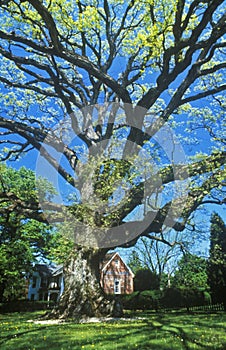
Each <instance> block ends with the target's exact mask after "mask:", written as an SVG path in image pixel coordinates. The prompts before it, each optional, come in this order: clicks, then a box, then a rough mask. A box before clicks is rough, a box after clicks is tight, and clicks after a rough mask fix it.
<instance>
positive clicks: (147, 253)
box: [128, 230, 188, 288]
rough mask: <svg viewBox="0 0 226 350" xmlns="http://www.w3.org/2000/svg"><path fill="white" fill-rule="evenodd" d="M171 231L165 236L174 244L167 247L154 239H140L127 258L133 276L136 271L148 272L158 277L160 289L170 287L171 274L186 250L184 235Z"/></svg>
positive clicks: (186, 243)
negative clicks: (143, 270)
mask: <svg viewBox="0 0 226 350" xmlns="http://www.w3.org/2000/svg"><path fill="white" fill-rule="evenodd" d="M172 231H173V230H171V232H168V234H167V235H165V236H166V237H168V238H167V239H168V241H169V242H175V244H169V245H168V244H166V243H163V242H161V241H158V240H155V239H147V238H146V237H141V239H140V240H139V241H138V243H137V244H136V246H135V248H134V249H133V250H132V253H131V254H130V255H129V258H128V264H129V266H130V267H131V269H132V271H133V272H134V273H135V274H136V271H137V270H141V269H145V270H146V269H148V270H150V272H151V274H152V275H155V276H158V280H159V281H158V283H159V287H160V285H161V288H165V287H166V286H170V283H171V282H170V280H171V274H172V273H173V271H174V270H175V268H176V266H177V262H178V260H179V259H180V256H181V255H182V253H183V251H187V248H188V247H187V245H188V242H187V237H186V235H185V234H181V233H180V232H172ZM157 288H158V287H157Z"/></svg>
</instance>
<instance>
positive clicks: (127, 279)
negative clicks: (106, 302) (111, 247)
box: [100, 253, 134, 294]
mask: <svg viewBox="0 0 226 350" xmlns="http://www.w3.org/2000/svg"><path fill="white" fill-rule="evenodd" d="M133 278H134V274H133V272H132V271H131V269H130V268H129V267H128V266H127V265H126V263H125V262H124V261H123V259H122V258H121V256H120V255H119V253H110V254H107V255H106V256H105V259H104V260H103V261H102V263H101V278H100V282H101V286H102V288H103V290H104V291H105V293H106V294H131V293H133Z"/></svg>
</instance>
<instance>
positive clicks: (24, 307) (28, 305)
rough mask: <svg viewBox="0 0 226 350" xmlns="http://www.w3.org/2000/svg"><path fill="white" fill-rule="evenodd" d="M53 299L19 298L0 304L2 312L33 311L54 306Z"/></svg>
mask: <svg viewBox="0 0 226 350" xmlns="http://www.w3.org/2000/svg"><path fill="white" fill-rule="evenodd" d="M53 306H54V303H53V301H51V300H50V301H49V302H48V301H28V300H19V301H12V302H8V303H2V304H0V312H1V313H6V312H33V311H39V310H47V309H49V308H53Z"/></svg>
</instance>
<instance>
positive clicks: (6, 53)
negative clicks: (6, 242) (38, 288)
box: [0, 0, 226, 317]
mask: <svg viewBox="0 0 226 350" xmlns="http://www.w3.org/2000/svg"><path fill="white" fill-rule="evenodd" d="M224 10H225V9H224V4H223V0H203V1H201V0H193V1H192V0H186V1H185V0H178V1H171V0H139V1H137V0H131V1H121V0H103V1H101V0H99V1H98V0H92V1H86V0H84V1H80V0H78V1H70V0H52V1H51V0H50V1H48V0H45V1H40V0H28V1H26V0H25V1H24V0H23V1H20V0H12V1H11V0H2V1H0V18H1V19H0V21H1V30H0V55H1V73H0V82H1V86H2V92H1V98H2V103H1V106H0V109H1V111H0V112H1V114H0V127H1V130H2V131H1V136H2V141H1V143H2V144H3V145H4V148H2V151H3V152H2V159H4V160H9V159H11V160H13V159H17V158H18V157H19V156H20V155H21V154H26V153H28V152H33V153H32V156H34V154H35V153H34V150H36V151H38V153H39V157H38V160H37V167H36V172H37V173H38V174H40V173H42V174H43V173H45V171H43V168H44V170H46V174H44V175H46V176H47V175H48V174H47V173H50V174H51V176H52V178H53V179H54V181H55V180H56V178H57V177H56V175H53V174H54V171H55V172H56V173H58V174H59V176H60V177H61V179H59V184H63V190H62V191H61V193H60V197H61V199H62V201H60V200H59V198H58V199H56V201H55V202H53V201H52V202H50V201H47V200H46V199H45V200H42V196H41V195H40V200H39V202H37V203H34V205H33V206H32V205H30V206H28V208H27V213H30V215H31V216H32V215H34V213H35V215H36V217H37V218H39V219H40V220H44V221H45V220H46V221H51V222H58V223H59V222H62V225H63V226H62V227H63V228H62V232H64V233H65V235H66V236H67V238H68V237H70V238H73V240H74V243H75V245H74V249H73V252H71V254H70V256H69V258H68V259H67V262H65V291H64V294H63V296H62V298H61V301H60V303H59V307H58V310H57V312H56V314H57V315H60V316H62V317H67V316H81V315H83V314H85V315H102V314H108V313H112V312H116V311H117V312H120V310H119V308H117V307H116V306H117V304H114V303H112V302H111V301H110V300H107V299H106V297H105V296H104V295H103V292H102V290H101V288H100V285H99V263H100V261H101V259H102V258H103V257H104V255H105V254H106V252H107V251H108V250H109V248H115V247H118V246H123V247H129V246H131V245H133V244H135V242H136V241H137V239H138V238H139V237H140V236H146V237H149V238H152V239H153V238H154V239H156V240H159V241H162V242H164V243H166V244H169V245H174V244H177V243H180V242H170V241H168V240H167V239H166V237H165V234H164V232H165V230H166V228H167V227H171V228H172V227H173V228H174V229H175V230H177V231H182V230H183V229H184V228H185V225H186V223H187V221H188V220H189V218H190V216H191V215H192V213H193V212H194V211H195V210H196V209H197V208H198V207H199V206H200V205H201V204H203V203H206V202H208V203H217V204H222V203H223V202H224V201H225V200H224V198H223V196H222V192H223V191H220V186H222V185H223V178H224V167H223V165H224V162H225V152H224V150H223V145H224V142H225V141H224V137H223V133H222V132H221V130H222V125H223V124H222V123H223V119H224V112H225V98H224V94H223V93H224V90H225V89H226V84H225V80H224V77H225V74H224V69H225V67H226V62H225V46H226V43H225V39H224V35H225V31H226V25H225V18H226V15H225V11H224ZM197 130H198V131H199V133H200V134H199V137H200V139H201V142H200V144H199V143H198V139H197V138H196V135H197ZM175 133H176V134H178V136H179V138H178V137H176V136H175ZM179 134H180V135H179ZM181 136H183V137H182V138H181ZM185 143H186V144H185ZM183 144H184V146H183ZM209 146H210V147H209ZM183 147H184V148H183ZM204 150H205V154H199V157H197V156H196V157H195V154H196V153H197V152H199V151H200V152H201V151H204ZM188 152H189V156H193V157H190V158H186V157H185V153H188ZM43 159H45V160H46V162H48V163H49V164H50V165H51V167H52V169H53V170H51V171H50V170H48V171H47V165H46V163H45V162H44V161H43ZM51 176H50V177H51ZM55 182H56V181H55ZM66 184H67V185H66ZM59 187H60V186H59ZM66 189H67V190H66ZM64 190H65V191H66V192H67V193H66V194H67V195H69V196H67V197H65V198H63V196H64V194H65V193H63V191H64ZM4 195H5V196H6V197H7V195H9V194H7V193H4ZM14 201H15V205H17V206H18V208H21V207H24V205H25V203H22V202H21V201H19V200H18V199H17V198H16V196H15V197H14ZM34 206H36V207H35V208H34Z"/></svg>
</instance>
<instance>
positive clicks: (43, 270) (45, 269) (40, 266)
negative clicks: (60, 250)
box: [35, 264, 52, 277]
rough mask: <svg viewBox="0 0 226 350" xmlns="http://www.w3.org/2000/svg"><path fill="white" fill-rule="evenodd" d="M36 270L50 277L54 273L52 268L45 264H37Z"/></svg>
mask: <svg viewBox="0 0 226 350" xmlns="http://www.w3.org/2000/svg"><path fill="white" fill-rule="evenodd" d="M35 270H36V271H37V272H38V273H39V275H40V276H41V277H48V276H50V275H51V274H52V268H51V266H49V265H45V264H36V265H35Z"/></svg>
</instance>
